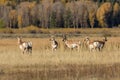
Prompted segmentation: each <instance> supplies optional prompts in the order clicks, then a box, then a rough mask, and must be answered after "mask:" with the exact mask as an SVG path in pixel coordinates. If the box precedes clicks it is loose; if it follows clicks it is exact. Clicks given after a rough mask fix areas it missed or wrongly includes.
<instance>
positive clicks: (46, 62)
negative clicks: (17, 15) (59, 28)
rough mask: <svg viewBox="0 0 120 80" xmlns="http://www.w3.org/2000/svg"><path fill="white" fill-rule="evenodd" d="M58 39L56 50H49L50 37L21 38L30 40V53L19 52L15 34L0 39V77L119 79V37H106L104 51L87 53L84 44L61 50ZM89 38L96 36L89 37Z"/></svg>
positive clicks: (27, 79)
mask: <svg viewBox="0 0 120 80" xmlns="http://www.w3.org/2000/svg"><path fill="white" fill-rule="evenodd" d="M72 38H74V39H81V40H82V39H83V38H80V37H77V38H76V37H72ZM61 39H62V38H57V40H58V42H59V43H60V46H59V48H58V50H57V51H56V52H55V53H52V52H51V49H50V43H49V38H24V40H31V41H32V42H33V54H32V55H29V54H24V55H23V54H21V52H20V50H19V47H18V46H17V39H16V38H11V39H9V38H8V39H1V40H0V44H1V46H0V53H1V54H0V67H1V68H0V79H1V80H6V79H10V80H11V79H12V80H18V79H21V80H31V79H32V80H40V79H43V80H45V79H46V80H48V79H62V80H66V79H72V80H75V79H82V80H94V79H96V80H119V79H120V64H119V62H120V59H119V55H120V53H119V51H120V38H119V37H109V40H108V42H107V43H106V45H105V48H104V49H103V51H102V52H94V53H89V52H88V50H87V49H84V48H83V49H82V50H81V51H80V52H77V51H75V50H73V51H72V52H70V51H69V49H66V50H63V49H62V47H63V45H62V41H61ZM92 39H96V38H95V37H92ZM97 39H101V37H97ZM43 41H44V42H43Z"/></svg>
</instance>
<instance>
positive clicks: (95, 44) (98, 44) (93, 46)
mask: <svg viewBox="0 0 120 80" xmlns="http://www.w3.org/2000/svg"><path fill="white" fill-rule="evenodd" d="M84 41H85V42H86V44H87V45H88V47H89V49H90V52H91V51H93V50H97V49H98V50H99V51H101V50H102V48H103V47H104V45H105V42H106V41H107V37H104V39H103V40H102V41H99V40H94V41H91V40H90V39H89V38H88V37H86V38H85V39H84Z"/></svg>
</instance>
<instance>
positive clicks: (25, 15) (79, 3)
mask: <svg viewBox="0 0 120 80" xmlns="http://www.w3.org/2000/svg"><path fill="white" fill-rule="evenodd" d="M31 25H32V26H35V27H36V28H45V29H49V28H114V27H120V1H119V0H0V28H4V29H8V28H10V29H16V28H17V29H21V28H26V27H28V26H31Z"/></svg>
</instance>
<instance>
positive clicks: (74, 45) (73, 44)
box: [62, 35, 81, 51]
mask: <svg viewBox="0 0 120 80" xmlns="http://www.w3.org/2000/svg"><path fill="white" fill-rule="evenodd" d="M62 41H63V42H64V43H65V45H66V46H67V47H68V48H70V49H71V50H72V49H73V48H77V50H78V51H79V49H80V45H81V41H80V40H67V38H66V35H63V40H62Z"/></svg>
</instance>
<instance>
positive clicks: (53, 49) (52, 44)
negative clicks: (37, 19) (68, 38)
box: [50, 36, 58, 51]
mask: <svg viewBox="0 0 120 80" xmlns="http://www.w3.org/2000/svg"><path fill="white" fill-rule="evenodd" d="M50 41H51V47H52V51H56V50H57V48H58V42H57V41H56V40H55V37H54V36H52V37H51V38H50Z"/></svg>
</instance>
